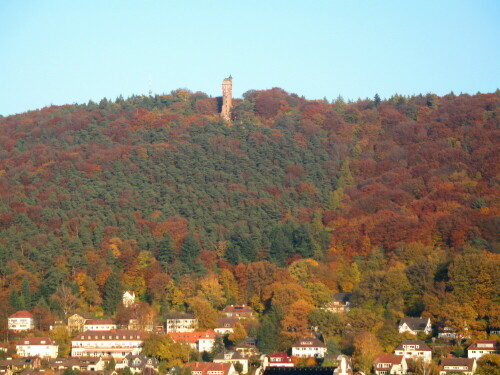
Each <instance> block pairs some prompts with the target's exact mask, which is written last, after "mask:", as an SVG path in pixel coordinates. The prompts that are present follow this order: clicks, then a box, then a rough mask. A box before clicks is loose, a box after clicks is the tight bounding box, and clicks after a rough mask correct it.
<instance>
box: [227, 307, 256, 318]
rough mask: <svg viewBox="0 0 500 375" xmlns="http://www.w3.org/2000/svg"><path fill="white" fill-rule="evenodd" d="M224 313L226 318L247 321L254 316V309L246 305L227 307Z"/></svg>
mask: <svg viewBox="0 0 500 375" xmlns="http://www.w3.org/2000/svg"><path fill="white" fill-rule="evenodd" d="M222 313H223V314H224V315H225V316H226V318H238V319H246V318H251V317H252V316H253V312H252V308H251V307H250V306H245V305H236V306H235V305H230V306H226V307H224V310H222Z"/></svg>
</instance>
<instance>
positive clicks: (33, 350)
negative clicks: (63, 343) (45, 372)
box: [16, 337, 59, 358]
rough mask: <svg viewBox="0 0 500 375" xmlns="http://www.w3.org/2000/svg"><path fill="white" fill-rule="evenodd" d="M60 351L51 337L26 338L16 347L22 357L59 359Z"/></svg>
mask: <svg viewBox="0 0 500 375" xmlns="http://www.w3.org/2000/svg"><path fill="white" fill-rule="evenodd" d="M58 349H59V345H57V344H56V343H55V341H54V340H52V339H51V338H50V337H26V338H24V339H22V340H20V341H19V342H18V343H17V345H16V351H17V354H18V355H19V356H20V357H37V356H38V357H40V358H57V353H58Z"/></svg>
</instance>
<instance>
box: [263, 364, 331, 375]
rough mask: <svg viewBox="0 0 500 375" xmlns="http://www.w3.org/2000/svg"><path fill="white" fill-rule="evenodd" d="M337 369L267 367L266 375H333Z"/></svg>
mask: <svg viewBox="0 0 500 375" xmlns="http://www.w3.org/2000/svg"><path fill="white" fill-rule="evenodd" d="M334 370H335V367H319V366H314V367H266V369H265V371H264V375H332V374H333V371H334Z"/></svg>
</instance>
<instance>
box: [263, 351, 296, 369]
mask: <svg viewBox="0 0 500 375" xmlns="http://www.w3.org/2000/svg"><path fill="white" fill-rule="evenodd" d="M294 366H295V365H294V363H293V361H292V358H290V357H289V356H288V354H286V353H274V354H269V355H262V356H261V368H262V369H263V370H265V369H266V368H267V367H294Z"/></svg>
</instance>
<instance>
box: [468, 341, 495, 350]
mask: <svg viewBox="0 0 500 375" xmlns="http://www.w3.org/2000/svg"><path fill="white" fill-rule="evenodd" d="M484 344H490V345H488V346H482V345H484ZM477 349H481V350H497V349H498V343H497V341H496V340H476V341H474V342H473V343H472V344H471V346H469V347H468V348H467V350H477Z"/></svg>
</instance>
